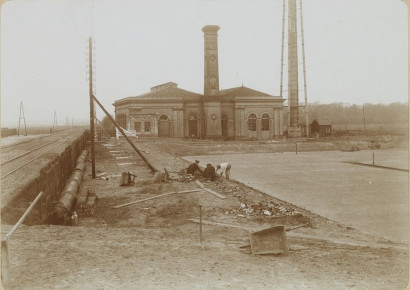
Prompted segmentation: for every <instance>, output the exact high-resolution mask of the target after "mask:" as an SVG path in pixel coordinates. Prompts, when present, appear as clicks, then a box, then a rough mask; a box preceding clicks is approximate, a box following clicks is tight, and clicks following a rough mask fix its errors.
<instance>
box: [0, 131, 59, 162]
mask: <svg viewBox="0 0 410 290" xmlns="http://www.w3.org/2000/svg"><path fill="white" fill-rule="evenodd" d="M63 138H64V137H63ZM57 140H60V138H59V139H55V140H53V141H51V142H48V143H46V144H44V145H41V146H39V147H36V148H34V149H33V150H30V151H27V152H25V153H23V154H20V155H18V156H16V157H13V158H11V159H9V160H6V161H4V162H2V163H1V165H4V164H7V163H9V162H11V161H14V160H16V159H19V158H21V157H23V156H26V155H28V154H30V153H32V152H34V151H37V150H39V149H41V148H43V147H45V146H48V145H50V144H51V143H54V142H55V141H57Z"/></svg>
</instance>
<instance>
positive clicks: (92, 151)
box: [88, 37, 95, 179]
mask: <svg viewBox="0 0 410 290" xmlns="http://www.w3.org/2000/svg"><path fill="white" fill-rule="evenodd" d="M88 50H89V56H88V66H89V68H88V69H89V86H90V87H89V90H90V139H91V174H92V178H93V179H95V151H94V138H95V136H94V131H95V130H94V97H93V57H92V52H93V44H92V38H91V37H90V38H89V40H88Z"/></svg>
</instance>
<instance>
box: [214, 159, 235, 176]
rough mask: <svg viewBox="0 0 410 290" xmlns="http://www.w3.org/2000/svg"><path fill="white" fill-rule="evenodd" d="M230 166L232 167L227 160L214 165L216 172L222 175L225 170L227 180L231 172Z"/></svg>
mask: <svg viewBox="0 0 410 290" xmlns="http://www.w3.org/2000/svg"><path fill="white" fill-rule="evenodd" d="M231 167H232V166H231V164H229V163H227V162H226V163H221V164H218V165H217V166H216V173H217V174H219V175H220V176H222V174H223V173H224V172H225V177H226V180H229V176H230V174H231Z"/></svg>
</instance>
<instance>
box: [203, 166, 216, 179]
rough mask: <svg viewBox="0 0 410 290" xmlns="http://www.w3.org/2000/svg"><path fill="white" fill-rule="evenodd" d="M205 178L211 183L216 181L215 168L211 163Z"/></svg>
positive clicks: (205, 172) (205, 171) (206, 169)
mask: <svg viewBox="0 0 410 290" xmlns="http://www.w3.org/2000/svg"><path fill="white" fill-rule="evenodd" d="M204 177H205V178H206V179H208V180H210V181H215V179H216V174H215V167H213V166H212V165H211V164H210V163H208V164H207V165H206V168H205V170H204Z"/></svg>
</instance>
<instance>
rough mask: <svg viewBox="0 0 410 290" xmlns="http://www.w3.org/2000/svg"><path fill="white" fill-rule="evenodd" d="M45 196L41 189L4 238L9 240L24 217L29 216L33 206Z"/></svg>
mask: <svg viewBox="0 0 410 290" xmlns="http://www.w3.org/2000/svg"><path fill="white" fill-rule="evenodd" d="M42 196H43V192H42V191H41V192H40V193H39V194H38V195H37V197H36V198H35V199H34V201H33V202H32V203H31V204H30V206H29V207H28V208H27V209H26V211H25V212H24V214H23V215H22V216H21V218H20V219H19V220H18V221H17V223H16V224H15V225H14V227H13V228H12V229H11V230H10V231H9V232H8V233H7V235H6V237H5V238H4V239H5V240H7V239H8V238H9V237H10V236H11V235H12V234H13V233H14V231H15V230H16V229H17V228H18V226H19V225H20V224H21V223H22V222H23V221H24V219H25V218H26V217H27V215H28V214H29V213H30V211H31V210H32V209H33V207H34V206H35V205H36V204H37V202H38V201H39V200H40V198H41V197H42Z"/></svg>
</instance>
